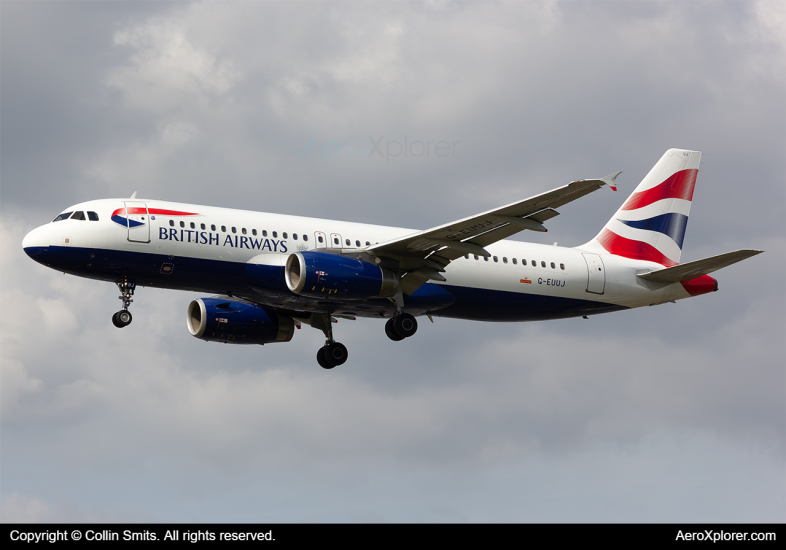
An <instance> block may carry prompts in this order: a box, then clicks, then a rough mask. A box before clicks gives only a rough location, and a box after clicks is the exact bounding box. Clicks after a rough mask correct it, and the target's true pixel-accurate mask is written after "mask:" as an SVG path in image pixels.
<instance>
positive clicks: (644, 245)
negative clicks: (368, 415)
mask: <svg viewBox="0 0 786 550" xmlns="http://www.w3.org/2000/svg"><path fill="white" fill-rule="evenodd" d="M700 158H701V153H700V152H698V151H688V150H681V149H670V150H669V151H667V152H666V153H665V154H664V155H663V157H661V159H660V160H659V161H658V163H657V164H655V166H654V167H653V168H652V170H650V172H649V173H648V174H647V176H646V177H645V178H644V179H643V180H642V182H641V183H640V184H639V186H638V187H637V188H636V189H635V191H634V192H633V194H632V195H631V196H630V197H629V198H628V200H627V201H625V203H624V204H623V205H622V206H621V207H620V209H619V210H617V213H616V214H614V216H613V217H612V218H611V219H610V220H609V222H608V223H607V224H606V225H605V226H604V227H603V229H601V231H600V233H598V235H597V236H596V237H595V238H593V239H592V240H590V241H589V242H588V243H586V244H584V245H581V246H577V247H575V248H563V247H557V246H545V245H541V244H532V243H526V242H518V241H506V240H504V239H505V238H506V237H510V236H511V235H514V234H516V233H518V232H520V231H524V230H530V231H546V228H545V226H544V223H545V222H546V221H548V220H550V219H551V218H553V217H554V216H557V215H558V214H559V212H557V210H556V209H557V208H559V207H561V206H563V205H565V204H567V203H569V202H571V201H574V200H576V199H579V198H581V197H583V196H584V195H587V194H588V193H591V192H593V191H595V190H597V189H600V188H601V187H603V186H609V187H611V188H612V189H614V190H616V186H615V179H616V177H617V176H618V175H619V174H620V172H617V173H615V174H612V175H609V176H606V177H605V178H600V179H588V180H578V181H574V182H571V183H569V184H568V185H565V186H563V187H559V188H557V189H554V190H552V191H549V192H547V193H543V194H540V195H536V196H534V197H531V198H528V199H525V200H522V201H518V202H515V203H512V204H508V205H506V206H502V207H499V208H495V209H493V210H489V211H487V212H483V213H481V214H477V215H475V216H470V217H468V218H463V219H460V220H457V221H454V222H451V223H448V224H444V225H440V226H437V227H434V228H432V229H427V230H425V231H414V230H411V229H402V228H397V227H383V226H377V225H368V224H359V223H351V222H342V221H334V220H324V219H316V218H305V217H298V216H284V215H278V214H266V213H259V212H249V211H244V210H231V209H226V208H215V207H210V206H197V205H192V204H180V203H174V202H166V201H159V200H143V199H139V198H136V193H134V195H133V196H132V197H131V198H130V199H102V200H95V201H89V202H83V203H80V204H76V205H74V206H71V207H69V208H67V209H66V210H65V211H63V212H62V213H61V214H59V215H58V216H57V217H55V219H54V220H52V222H50V223H48V224H46V225H42V226H41V227H38V228H36V229H34V230H33V231H31V232H30V233H28V234H27V236H26V237H25V238H24V241H23V244H22V246H23V247H24V250H25V252H26V253H27V254H28V255H29V256H30V257H31V258H33V259H34V260H35V261H37V262H39V263H41V264H43V265H45V266H47V267H50V268H52V269H55V270H57V271H62V272H64V273H69V274H72V275H77V276H80V277H87V278H90V279H98V280H101V281H111V282H114V283H115V284H116V285H117V287H118V289H119V290H120V299H121V300H122V302H123V309H121V310H120V311H118V312H117V313H115V314H114V316H113V317H112V322H113V323H114V325H115V326H116V327H118V328H123V327H125V326H127V325H128V324H130V323H131V312H130V311H129V310H128V308H129V306H130V305H131V303H132V302H133V299H132V297H133V296H134V291H135V290H136V288H137V286H142V287H144V286H152V287H160V288H171V289H179V290H190V291H197V292H204V293H210V294H214V296H212V297H205V298H199V299H196V300H193V301H192V302H191V303H190V304H189V305H188V308H187V317H186V319H187V326H188V330H189V332H190V333H191V334H192V335H193V336H195V337H197V338H199V339H202V340H206V341H209V342H223V343H227V344H269V343H273V342H289V341H290V340H291V339H292V336H293V334H294V332H295V330H294V329H295V327H298V328H300V326H301V325H302V324H307V325H310V326H312V327H314V328H316V329H319V330H321V331H322V332H324V334H325V338H326V343H325V345H324V347H322V348H320V349H319V351H318V353H317V361H318V363H319V364H320V365H321V366H322V367H323V368H326V369H331V368H333V367H335V366H337V365H341V364H343V363H344V362H345V361H346V360H347V356H348V354H347V349H346V347H345V346H344V345H343V344H341V343H339V342H337V341H335V340H334V338H333V327H332V325H333V323H334V322H336V319H337V318H342V319H355V318H357V317H373V318H381V319H386V320H387V322H386V323H385V333H386V334H387V336H388V337H389V338H390V339H391V340H395V341H398V340H403V339H404V338H409V337H411V336H413V335H414V334H415V332H416V331H417V328H418V323H417V320H416V317H418V316H427V317H428V318H429V319H430V320H431V321H432V322H433V317H453V318H458V319H470V320H478V321H537V320H545V319H562V318H567V317H587V316H588V315H596V314H599V313H607V312H610V311H619V310H623V309H628V308H635V307H642V306H651V305H656V304H661V303H665V302H672V301H675V300H681V299H683V298H690V297H692V296H698V295H700V294H706V293H708V292H713V291H716V290H718V284H717V281H716V280H715V279H713V278H712V277H710V276H709V275H708V274H709V273H711V272H713V271H716V270H718V269H721V268H723V267H726V266H729V265H731V264H733V263H736V262H739V261H741V260H744V259H746V258H749V257H751V256H753V255H755V254H759V253H760V252H761V251H759V250H737V251H735V252H728V253H726V254H721V255H719V256H713V257H710V258H705V259H702V260H697V261H693V262H688V263H684V264H680V263H679V261H680V254H681V252H682V244H683V238H684V236H685V227H686V224H687V222H688V214H689V212H690V206H691V201H692V198H693V189H694V185H695V182H696V175H697V173H698V168H699V160H700Z"/></svg>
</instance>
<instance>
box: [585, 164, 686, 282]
mask: <svg viewBox="0 0 786 550" xmlns="http://www.w3.org/2000/svg"><path fill="white" fill-rule="evenodd" d="M700 160H701V153H700V152H699V151H688V150H684V149H669V150H668V151H666V153H665V154H664V155H663V156H662V157H661V158H660V160H659V161H658V163H657V164H656V165H655V166H654V167H653V168H652V170H650V172H649V174H647V176H646V177H645V178H644V179H643V180H642V181H641V183H640V184H639V186H638V187H636V189H635V191H634V192H633V194H632V195H631V196H630V197H629V198H628V200H627V201H625V204H623V205H622V206H621V207H620V209H619V210H617V213H616V214H614V217H612V218H611V219H610V220H609V222H608V223H607V224H606V225H605V227H604V228H603V229H602V230H601V232H600V233H599V234H598V235H597V236H596V237H595V238H594V239H593V240H592V241H590V242H589V243H587V247H588V248H593V249H596V250H597V249H599V248H600V249H602V252H606V253H609V254H614V255H617V256H623V257H625V258H631V259H635V260H645V261H650V262H655V263H658V264H660V265H662V266H666V267H670V266H674V265H677V264H679V263H680V255H681V253H682V241H683V239H684V238H685V227H686V226H687V225H688V214H689V213H690V205H691V200H692V199H693V187H694V185H695V184H696V175H697V174H698V172H699V161H700Z"/></svg>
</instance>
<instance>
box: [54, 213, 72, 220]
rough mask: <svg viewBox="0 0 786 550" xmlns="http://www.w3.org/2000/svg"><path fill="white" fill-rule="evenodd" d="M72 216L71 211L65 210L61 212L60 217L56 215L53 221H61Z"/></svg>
mask: <svg viewBox="0 0 786 550" xmlns="http://www.w3.org/2000/svg"><path fill="white" fill-rule="evenodd" d="M70 217H71V212H63V213H62V214H60V215H59V216H58V217H56V218H55V219H54V220H52V221H53V222H59V221H63V220H67V219H68V218H70Z"/></svg>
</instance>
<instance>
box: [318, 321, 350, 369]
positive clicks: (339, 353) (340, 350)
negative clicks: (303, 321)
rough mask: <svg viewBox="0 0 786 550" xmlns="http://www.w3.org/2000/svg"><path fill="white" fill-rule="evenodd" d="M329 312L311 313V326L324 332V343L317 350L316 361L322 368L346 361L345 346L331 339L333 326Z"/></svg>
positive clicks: (347, 354) (335, 365)
mask: <svg viewBox="0 0 786 550" xmlns="http://www.w3.org/2000/svg"><path fill="white" fill-rule="evenodd" d="M331 323H332V321H331V319H330V314H329V313H321V314H312V321H311V326H313V327H314V328H319V329H321V330H322V332H324V333H325V339H326V340H325V345H324V346H322V347H321V348H319V351H318V352H317V363H319V366H320V367H322V368H323V369H332V368H333V367H337V366H339V365H343V364H344V363H346V362H347V357H349V353H348V352H347V347H346V346H345V345H344V344H342V343H340V342H336V341H335V340H334V339H333V326H332V324H331Z"/></svg>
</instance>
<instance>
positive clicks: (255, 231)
mask: <svg viewBox="0 0 786 550" xmlns="http://www.w3.org/2000/svg"><path fill="white" fill-rule="evenodd" d="M251 234H252V235H254V236H255V237H256V235H257V230H256V229H252V230H251Z"/></svg>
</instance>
